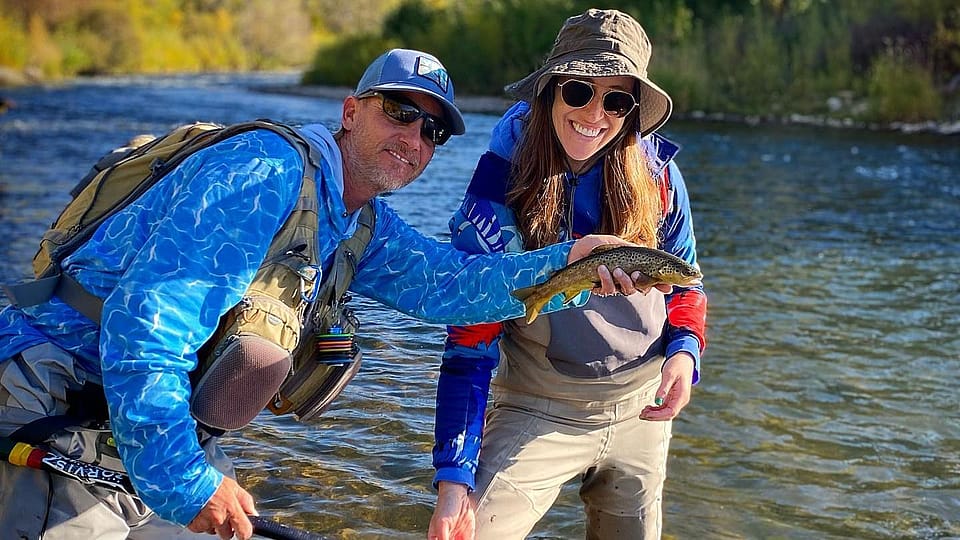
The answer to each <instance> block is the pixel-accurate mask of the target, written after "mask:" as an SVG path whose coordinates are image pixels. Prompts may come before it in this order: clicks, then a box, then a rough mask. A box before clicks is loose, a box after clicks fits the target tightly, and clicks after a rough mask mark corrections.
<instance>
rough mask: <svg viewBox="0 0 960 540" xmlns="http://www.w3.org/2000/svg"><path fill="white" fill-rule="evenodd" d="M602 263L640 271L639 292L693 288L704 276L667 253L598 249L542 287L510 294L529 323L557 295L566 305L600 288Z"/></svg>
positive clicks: (629, 248) (628, 248) (634, 248)
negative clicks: (657, 287) (522, 307)
mask: <svg viewBox="0 0 960 540" xmlns="http://www.w3.org/2000/svg"><path fill="white" fill-rule="evenodd" d="M601 264H602V265H605V266H606V267H607V268H609V269H610V271H611V272H613V269H614V268H618V267H619V268H621V269H623V271H624V272H626V273H627V275H631V274H633V273H634V272H638V271H639V272H640V274H641V276H640V279H639V280H637V282H636V287H637V288H638V289H642V288H646V287H652V286H653V285H656V284H658V283H668V284H670V285H679V286H681V287H690V286H693V285H699V284H700V278H702V277H703V274H701V273H700V270H698V269H696V268H695V267H694V266H693V265H691V264H690V263H688V262H687V261H685V260H683V259H681V258H680V257H677V256H676V255H673V254H670V253H667V252H666V251H662V250H659V249H653V248H648V247H640V246H599V247H597V248H596V249H594V250H593V252H592V253H590V255H587V256H586V257H584V258H582V259H580V260H579V261H575V262H573V263H572V264H568V265H567V266H565V267H563V268H561V269H560V270H558V271H556V272H554V274H553V275H552V276H550V279H548V280H547V281H545V282H543V283H541V284H540V285H534V286H532V287H524V288H522V289H517V290H515V291H513V292H512V293H510V294H512V295H513V296H514V297H515V298H517V299H518V300H520V301H521V302H523V304H524V305H525V306H526V308H527V323H528V324H529V323H532V322H533V321H534V319H536V318H537V315H539V314H540V310H541V309H543V306H544V305H546V303H547V302H548V301H549V300H550V299H551V298H553V297H554V296H555V295H557V294H563V302H564V303H567V302H569V301H570V300H572V299H573V298H574V297H575V296H576V295H578V294H579V293H580V291H583V290H587V289H592V288H594V287H599V286H600V276H599V275H598V274H597V267H598V266H600V265H601Z"/></svg>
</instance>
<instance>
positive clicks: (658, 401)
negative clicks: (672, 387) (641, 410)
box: [653, 396, 663, 407]
mask: <svg viewBox="0 0 960 540" xmlns="http://www.w3.org/2000/svg"><path fill="white" fill-rule="evenodd" d="M653 404H654V405H656V406H657V407H659V406H661V405H663V398H662V397H660V396H657V397H655V398H653Z"/></svg>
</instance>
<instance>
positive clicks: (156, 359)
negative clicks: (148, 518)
mask: <svg viewBox="0 0 960 540" xmlns="http://www.w3.org/2000/svg"><path fill="white" fill-rule="evenodd" d="M302 170H303V166H302V161H301V159H300V155H299V154H298V153H297V151H296V150H294V149H293V148H292V147H291V146H290V145H289V144H288V143H287V142H286V141H285V140H283V139H282V138H281V137H279V136H278V135H276V134H274V133H271V132H266V131H259V130H258V131H251V132H247V133H244V134H241V135H238V136H236V137H232V138H230V139H227V140H225V141H223V142H221V143H218V144H216V145H214V146H211V147H209V148H207V149H205V150H201V151H200V152H197V153H196V154H194V155H193V156H191V157H190V158H188V159H186V160H185V161H184V162H183V163H181V164H180V165H179V166H178V167H177V168H176V169H174V170H173V171H171V172H170V173H169V174H168V175H167V176H166V177H165V178H164V179H163V180H161V181H160V183H158V184H157V185H156V186H154V187H153V188H152V189H151V190H149V191H148V192H147V193H146V194H145V195H144V197H141V199H139V200H138V201H137V202H135V203H134V204H133V205H131V206H130V207H128V208H126V209H124V210H123V211H121V213H118V214H117V215H115V216H114V217H113V218H111V219H110V220H108V221H107V222H106V223H105V224H104V226H102V227H101V228H100V229H99V230H98V231H97V233H96V235H95V238H94V240H93V241H92V242H93V243H94V244H96V245H97V246H99V247H98V248H97V249H99V250H100V251H99V252H98V253H97V257H90V260H103V261H107V260H110V259H111V258H112V257H117V258H122V259H123V260H121V261H120V262H118V263H117V264H116V265H112V266H116V267H120V268H126V270H125V271H124V273H123V275H122V276H120V277H119V278H118V281H117V284H116V286H115V288H113V290H112V292H110V293H109V295H105V301H104V306H103V319H102V321H103V322H102V329H101V337H100V356H101V359H102V360H101V365H102V376H103V386H104V390H105V393H106V398H107V403H108V407H109V411H110V418H111V427H112V430H113V434H114V437H115V440H116V441H117V447H118V449H119V451H120V456H121V458H122V460H123V463H124V466H125V467H126V469H127V471H128V472H129V474H130V478H131V480H132V482H133V485H134V487H135V488H136V490H137V493H138V495H140V497H141V499H142V500H143V502H144V503H145V504H146V505H147V506H149V507H150V508H151V509H152V510H154V511H155V512H156V513H157V514H158V515H159V516H160V517H162V518H164V519H167V520H171V521H173V522H176V523H179V524H181V525H186V524H188V523H189V522H190V521H191V520H193V518H194V517H195V516H196V515H197V513H199V511H200V510H201V509H202V508H203V506H204V505H205V504H206V503H207V501H208V500H209V499H210V497H211V496H212V495H213V493H214V491H215V490H216V489H217V487H218V486H219V485H220V483H221V481H222V478H223V475H222V474H221V473H220V472H218V471H217V470H216V469H214V468H213V467H212V466H211V465H209V464H207V462H206V461H205V459H204V453H203V451H202V450H201V448H200V446H199V444H198V442H197V434H196V428H197V426H196V423H195V421H194V420H193V418H192V417H191V415H190V410H189V399H190V380H189V373H190V371H191V370H193V369H194V368H195V367H196V364H197V357H196V351H197V349H199V348H200V346H201V345H202V344H203V343H204V341H206V339H207V338H208V337H209V336H210V335H211V334H212V333H213V330H214V329H215V328H216V326H217V323H218V320H219V318H220V316H221V315H222V314H223V313H225V312H226V311H227V310H228V309H229V308H230V307H231V306H233V305H234V304H236V303H237V302H238V301H239V300H240V298H241V296H242V295H243V293H244V291H245V290H246V288H247V286H248V285H249V283H250V281H251V280H252V279H253V276H254V275H255V273H256V270H257V268H258V267H259V265H260V261H262V260H263V257H264V256H265V254H266V252H267V248H268V247H269V245H270V242H271V240H272V237H273V235H274V233H275V232H276V231H277V230H279V228H280V227H281V225H282V224H283V222H284V220H285V219H286V217H287V215H289V213H290V212H291V210H292V208H293V205H294V203H295V202H296V199H297V194H298V192H299V186H300V182H301V178H302ZM130 231H133V232H132V233H131V232H130ZM131 234H132V235H133V238H134V240H133V243H134V246H135V249H130V246H129V245H119V246H111V243H110V238H112V237H113V236H117V237H123V236H125V237H127V238H130V237H131ZM126 258H129V260H127V259H126ZM82 277H83V274H81V278H82ZM87 277H88V278H89V280H88V282H87V283H84V284H85V286H86V285H87V284H88V283H92V282H95V281H96V279H97V274H96V273H94V274H90V275H88V276H87ZM114 279H117V278H116V277H115V276H114ZM91 290H96V288H92V289H91Z"/></svg>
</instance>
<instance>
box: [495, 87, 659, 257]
mask: <svg viewBox="0 0 960 540" xmlns="http://www.w3.org/2000/svg"><path fill="white" fill-rule="evenodd" d="M555 86H556V85H553V84H548V85H547V88H553V87H555ZM552 106H553V92H550V91H544V92H542V93H541V94H540V96H539V97H538V98H537V99H536V100H534V102H533V103H532V105H531V110H530V113H529V116H528V118H527V121H526V123H525V125H524V129H523V134H522V136H521V141H520V143H519V144H518V145H517V148H516V150H515V155H514V158H515V159H514V165H513V170H512V178H511V180H512V182H511V184H512V187H511V189H510V191H509V193H507V205H508V206H509V207H510V208H511V209H512V210H513V211H514V213H515V214H516V216H517V222H518V225H519V227H520V231H521V233H522V234H523V238H524V247H525V248H526V249H537V248H541V247H544V246H548V245H550V244H554V243H556V242H557V239H558V238H559V234H560V219H561V216H563V215H564V213H565V212H567V211H568V208H567V204H572V202H573V201H569V202H568V201H566V200H565V197H564V179H565V176H566V173H567V171H568V170H569V167H568V165H567V159H566V156H565V154H564V151H563V147H562V146H561V145H560V141H559V140H558V139H557V136H556V131H555V130H554V128H553V121H552V119H551V114H550V113H551V107H552ZM636 114H637V112H636V111H634V112H633V113H632V114H631V115H630V116H629V117H628V118H627V119H626V120H625V121H624V126H625V127H624V129H627V130H628V132H627V133H626V135H625V136H622V137H619V138H616V139H614V140H613V141H612V142H611V143H610V144H612V145H613V146H609V145H608V146H607V147H606V148H604V149H601V150H600V152H601V153H602V154H603V155H601V156H600V159H603V162H604V163H603V186H602V188H601V193H602V195H603V201H601V204H602V206H603V208H602V212H601V213H602V217H601V218H600V228H599V229H598V230H597V231H594V232H597V233H602V234H614V235H617V236H619V237H621V238H623V239H624V240H628V241H630V242H634V243H637V244H640V245H644V246H648V247H657V226H658V225H659V223H660V216H661V202H660V191H659V188H658V186H657V184H656V182H655V181H654V180H653V178H652V177H651V175H650V170H649V167H648V165H647V159H646V155H645V154H644V151H643V150H642V148H641V147H640V145H639V144H637V133H636V130H635V129H633V126H635V125H636V116H635V115H636Z"/></svg>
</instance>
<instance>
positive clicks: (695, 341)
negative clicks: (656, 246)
mask: <svg viewBox="0 0 960 540" xmlns="http://www.w3.org/2000/svg"><path fill="white" fill-rule="evenodd" d="M667 167H668V168H667V179H668V181H669V185H670V193H671V197H670V200H669V203H668V212H667V215H666V217H665V219H664V222H663V225H662V227H661V233H662V238H663V240H662V245H661V248H662V249H663V250H664V251H667V252H669V253H673V254H674V255H676V256H678V257H680V258H681V259H683V260H685V261H687V262H689V263H690V264H692V265H694V266H696V267H698V268H699V266H700V265H699V264H698V263H697V240H696V236H695V235H694V232H693V215H692V212H691V211H690V197H689V195H688V194H687V186H686V183H685V182H684V180H683V175H682V174H680V169H679V168H678V167H677V165H676V163H674V162H673V161H670V162H669V164H668V165H667ZM666 303H667V352H666V354H667V358H669V357H670V356H672V355H674V354H676V353H678V352H681V351H684V352H688V353H690V355H691V356H693V358H694V372H693V383H694V384H696V383H697V382H699V380H700V356H701V354H702V353H703V350H704V349H705V348H706V346H707V340H706V318H707V296H706V294H705V293H704V290H703V285H697V286H695V287H688V288H680V287H674V291H673V292H672V293H670V294H669V295H667V297H666Z"/></svg>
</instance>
